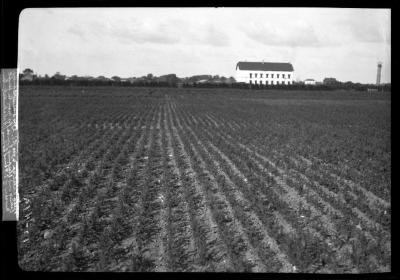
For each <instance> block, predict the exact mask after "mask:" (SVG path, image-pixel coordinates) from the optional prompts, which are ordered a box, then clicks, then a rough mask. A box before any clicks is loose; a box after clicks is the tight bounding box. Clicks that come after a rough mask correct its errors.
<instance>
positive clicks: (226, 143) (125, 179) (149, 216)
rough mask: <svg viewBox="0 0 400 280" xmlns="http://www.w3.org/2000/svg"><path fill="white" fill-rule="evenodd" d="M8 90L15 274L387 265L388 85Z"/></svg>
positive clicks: (354, 269)
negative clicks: (15, 129)
mask: <svg viewBox="0 0 400 280" xmlns="http://www.w3.org/2000/svg"><path fill="white" fill-rule="evenodd" d="M20 91H21V93H20V163H19V165H20V179H19V180H20V186H19V191H20V198H21V203H20V221H19V222H18V250H19V264H20V266H21V267H22V269H24V270H40V271H160V272H162V271H174V272H179V271H221V272H225V271H232V272H244V271H246V272H247V271H250V272H294V273H296V272H306V273H314V272H315V273H367V272H388V271H390V270H391V263H390V258H391V196H390V191H391V190H390V189H391V181H390V177H391V142H390V137H391V136H390V126H391V116H390V115H391V112H390V102H391V100H390V99H391V98H390V94H387V93H372V94H371V93H363V92H361V93H357V92H294V91H292V92H285V91H268V92H262V91H240V90H227V89H161V88H160V89H154V88H153V89H146V88H117V87H105V88H74V87H72V88H63V87H22V88H21V90H20Z"/></svg>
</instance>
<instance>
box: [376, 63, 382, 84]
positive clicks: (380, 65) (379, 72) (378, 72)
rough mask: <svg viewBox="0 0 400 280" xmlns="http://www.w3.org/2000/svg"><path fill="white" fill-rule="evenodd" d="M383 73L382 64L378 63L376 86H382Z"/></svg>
mask: <svg viewBox="0 0 400 280" xmlns="http://www.w3.org/2000/svg"><path fill="white" fill-rule="evenodd" d="M381 72H382V62H378V69H377V72H376V84H377V85H380V83H381Z"/></svg>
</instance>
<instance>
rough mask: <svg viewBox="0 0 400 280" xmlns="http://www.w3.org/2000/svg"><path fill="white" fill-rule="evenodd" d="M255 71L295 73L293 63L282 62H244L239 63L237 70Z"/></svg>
mask: <svg viewBox="0 0 400 280" xmlns="http://www.w3.org/2000/svg"><path fill="white" fill-rule="evenodd" d="M238 67H239V69H240V70H253V71H293V65H292V64H291V63H282V62H247V61H245V62H243V61H239V62H238V64H237V65H236V69H238Z"/></svg>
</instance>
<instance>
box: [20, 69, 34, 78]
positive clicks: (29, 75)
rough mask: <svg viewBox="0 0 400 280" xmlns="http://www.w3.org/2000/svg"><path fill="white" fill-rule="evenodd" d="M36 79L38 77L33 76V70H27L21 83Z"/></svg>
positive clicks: (22, 76)
mask: <svg viewBox="0 0 400 280" xmlns="http://www.w3.org/2000/svg"><path fill="white" fill-rule="evenodd" d="M35 78H36V75H34V74H33V71H32V70H31V69H29V68H28V69H25V70H24V71H23V73H22V75H21V76H20V79H21V81H33V79H35Z"/></svg>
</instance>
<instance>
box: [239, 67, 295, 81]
mask: <svg viewBox="0 0 400 280" xmlns="http://www.w3.org/2000/svg"><path fill="white" fill-rule="evenodd" d="M293 73H294V69H293V66H292V64H291V63H282V62H246V61H245V62H243V61H240V62H238V63H237V64H236V81H237V82H238V83H241V82H242V83H247V84H254V85H257V84H258V85H291V84H293Z"/></svg>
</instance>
